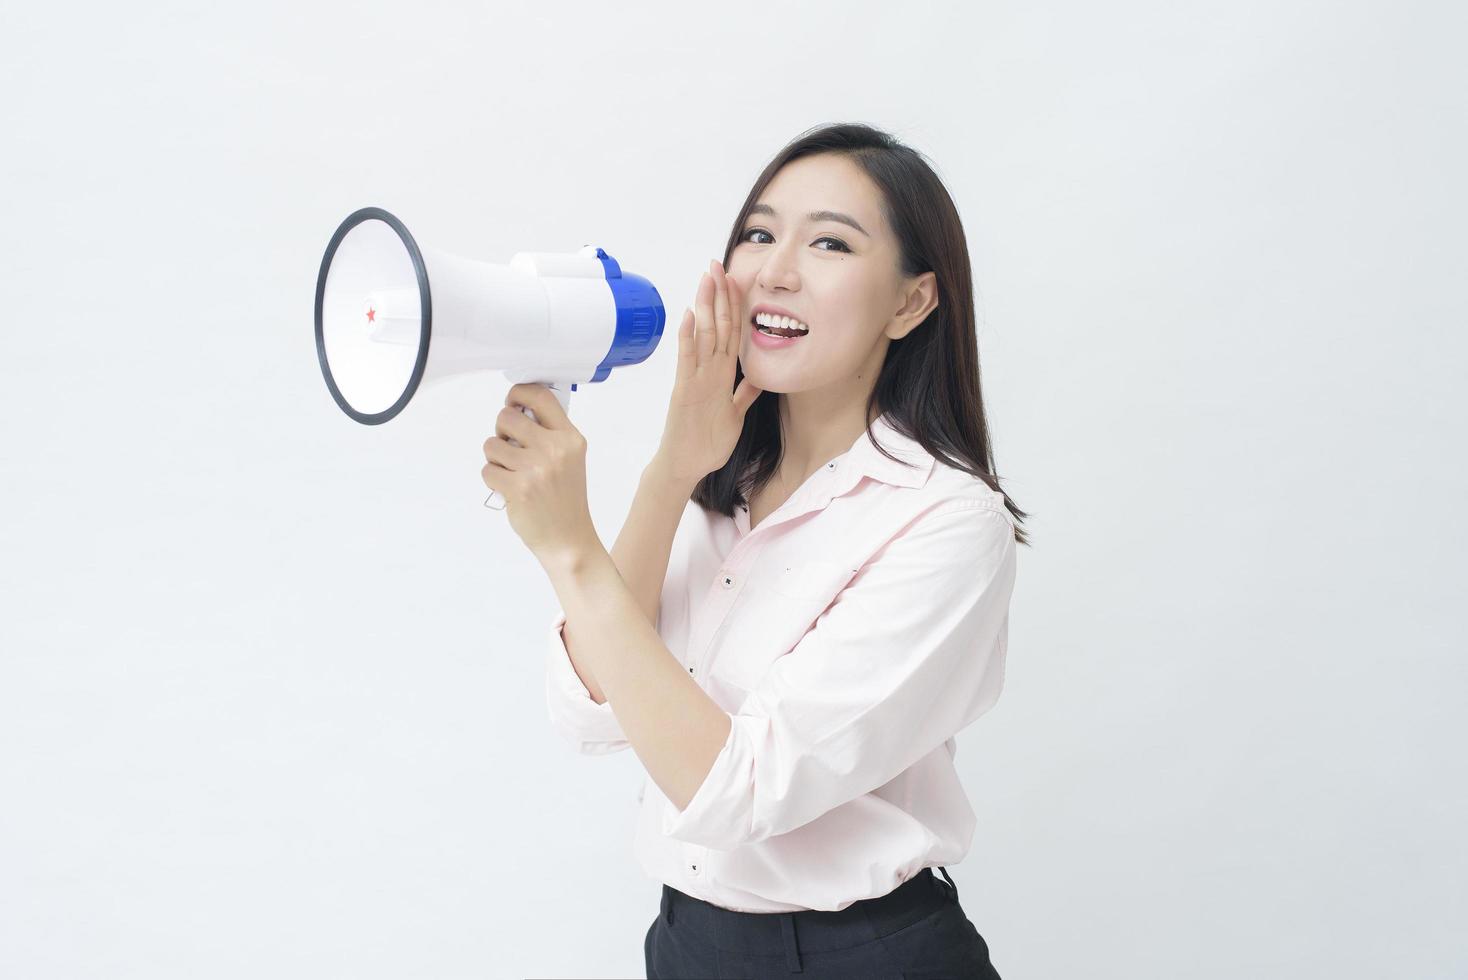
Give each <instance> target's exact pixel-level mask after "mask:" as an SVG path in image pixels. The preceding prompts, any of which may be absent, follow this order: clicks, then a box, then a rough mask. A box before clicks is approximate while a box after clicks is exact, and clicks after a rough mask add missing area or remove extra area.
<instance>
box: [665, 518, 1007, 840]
mask: <svg viewBox="0 0 1468 980" xmlns="http://www.w3.org/2000/svg"><path fill="white" fill-rule="evenodd" d="M1015 558H1016V554H1015V538H1014V527H1013V524H1012V523H1011V522H1010V520H1009V517H1008V515H1007V514H1005V513H1001V512H1000V511H998V510H996V509H994V507H992V506H990V505H987V504H982V503H979V502H974V501H967V500H965V501H948V502H945V503H943V504H939V505H936V506H935V507H934V508H933V509H931V510H929V511H927V512H925V513H924V514H922V515H921V516H919V517H917V518H915V519H914V520H913V521H912V522H910V523H909V524H908V525H907V526H906V528H905V529H904V530H903V531H902V532H901V533H899V534H898V535H896V536H894V537H893V538H892V539H891V540H889V541H888V542H887V543H886V544H885V545H884V546H883V547H882V549H881V550H880V551H879V552H878V553H877V554H876V555H874V556H873V558H872V560H871V561H869V562H868V563H867V564H866V565H865V566H863V568H862V569H861V570H860V571H859V572H858V573H857V575H856V576H855V577H854V578H853V579H852V580H851V582H850V583H849V584H848V585H847V586H846V588H845V589H843V590H842V592H841V593H840V594H839V595H838V596H837V597H836V599H835V600H834V601H833V603H832V604H831V605H830V606H829V607H828V608H827V609H826V611H825V612H824V613H822V614H821V616H820V618H819V619H818V620H816V622H815V625H813V626H812V627H811V629H810V630H809V631H808V632H807V633H806V634H805V635H804V636H803V637H802V638H801V640H800V642H799V643H797V644H796V645H795V647H794V649H792V650H791V651H790V652H789V653H787V654H785V655H784V656H781V657H779V658H777V659H776V660H775V661H774V663H773V664H771V666H770V667H769V669H768V670H767V671H766V672H765V674H764V676H763V677H761V678H760V680H759V682H758V683H757V684H756V685H755V687H754V688H753V689H752V690H751V691H750V693H749V696H748V698H747V699H746V700H745V701H744V703H743V704H742V705H741V706H740V708H739V710H738V712H737V713H735V714H734V715H732V716H731V718H732V724H731V726H730V729H729V735H728V738H727V739H726V740H725V742H724V746H723V748H722V749H721V750H720V752H719V754H718V756H717V757H716V758H715V759H714V763H713V767H712V769H710V771H709V773H708V776H707V777H706V778H705V779H704V781H703V783H702V784H701V785H700V786H699V789H698V791H697V792H696V793H695V794H694V796H693V798H692V799H691V800H689V802H688V805H687V806H686V807H684V808H683V810H682V811H677V810H676V809H675V808H673V807H669V808H668V809H667V810H666V811H665V813H664V818H663V822H662V829H663V833H664V834H665V835H667V836H669V837H672V838H675V839H677V840H682V841H686V842H688V843H691V844H699V845H703V846H705V847H712V848H716V849H719V850H729V849H732V848H734V847H737V846H739V845H741V844H747V843H753V842H757V841H762V840H764V839H766V838H768V837H773V836H776V835H778V834H783V833H787V832H789V831H791V830H794V829H795V828H797V827H800V826H802V825H804V824H806V823H808V822H810V821H811V820H814V819H815V818H816V817H819V816H821V815H822V814H824V813H826V812H828V811H830V810H832V809H835V808H836V807H838V806H840V805H841V804H843V803H846V802H849V801H850V800H854V799H856V798H857V797H859V796H862V795H864V794H866V793H869V792H871V791H872V790H874V789H877V788H878V787H880V786H882V785H883V784H885V783H887V782H890V781H891V780H892V779H894V778H895V777H897V776H898V775H899V774H901V773H902V772H903V771H904V770H905V769H907V768H909V767H910V766H912V765H913V764H914V763H916V762H917V761H918V760H919V759H921V758H923V756H925V755H927V754H928V753H929V752H932V751H933V750H934V749H936V748H938V747H939V746H941V745H942V744H943V743H944V742H946V741H947V740H948V739H949V738H951V737H952V736H953V735H954V734H956V733H957V732H958V731H960V730H961V729H963V728H965V727H966V726H968V725H969V724H970V723H971V722H973V721H974V720H975V719H976V718H978V716H979V715H981V714H983V713H984V712H985V711H987V710H988V709H989V708H990V707H992V706H993V704H994V703H995V701H996V700H997V699H998V697H999V691H1000V688H1001V687H1002V686H1003V683H1004V659H1005V650H1006V644H1007V639H1008V627H1009V599H1010V595H1011V593H1012V592H1013V588H1014V577H1015Z"/></svg>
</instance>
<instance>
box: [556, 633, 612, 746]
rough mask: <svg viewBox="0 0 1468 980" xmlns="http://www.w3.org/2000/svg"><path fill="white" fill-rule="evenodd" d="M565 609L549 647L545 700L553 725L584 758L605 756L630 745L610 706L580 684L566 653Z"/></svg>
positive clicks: (569, 656)
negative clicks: (593, 696) (585, 756)
mask: <svg viewBox="0 0 1468 980" xmlns="http://www.w3.org/2000/svg"><path fill="white" fill-rule="evenodd" d="M565 625H566V613H565V610H561V611H560V612H558V613H557V614H556V618H555V621H554V622H553V623H552V624H551V631H550V636H549V638H548V642H547V644H546V670H545V701H546V708H547V709H548V710H549V712H550V720H551V724H552V725H553V726H554V727H555V729H556V731H558V732H560V733H561V734H562V735H563V736H564V737H565V738H566V740H567V741H569V742H570V743H571V745H572V746H573V747H574V748H575V749H576V751H577V752H580V753H582V754H583V755H606V754H607V753H608V752H619V751H621V750H622V749H625V748H629V747H630V746H631V744H632V743H631V742H629V741H628V740H627V736H626V735H625V734H624V733H623V731H622V726H621V725H620V724H619V723H618V722H617V717H616V715H614V714H612V706H611V704H610V703H606V704H597V703H596V702H595V701H594V700H592V697H591V692H590V691H588V690H587V689H586V685H585V684H583V683H581V678H580V677H579V676H577V674H576V668H575V667H574V666H573V665H572V664H571V654H570V653H569V652H568V651H567V650H566V636H565V633H563V632H562V629H563V628H564V627H565Z"/></svg>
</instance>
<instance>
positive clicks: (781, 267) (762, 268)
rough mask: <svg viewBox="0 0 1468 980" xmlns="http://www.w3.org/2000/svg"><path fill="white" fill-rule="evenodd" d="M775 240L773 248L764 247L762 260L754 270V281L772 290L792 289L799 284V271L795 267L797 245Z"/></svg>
mask: <svg viewBox="0 0 1468 980" xmlns="http://www.w3.org/2000/svg"><path fill="white" fill-rule="evenodd" d="M791 241H792V244H789V245H787V244H785V243H783V242H777V243H776V244H775V246H774V247H773V248H767V249H765V254H764V261H762V262H761V263H760V265H759V268H758V269H757V270H755V277H754V281H755V284H756V285H757V286H759V287H760V288H761V289H763V290H766V291H770V292H773V291H774V290H776V289H784V290H793V289H797V288H799V286H800V273H799V271H798V270H797V269H796V267H795V265H796V260H795V256H796V249H798V248H799V246H798V245H796V244H793V241H794V239H792V240H791Z"/></svg>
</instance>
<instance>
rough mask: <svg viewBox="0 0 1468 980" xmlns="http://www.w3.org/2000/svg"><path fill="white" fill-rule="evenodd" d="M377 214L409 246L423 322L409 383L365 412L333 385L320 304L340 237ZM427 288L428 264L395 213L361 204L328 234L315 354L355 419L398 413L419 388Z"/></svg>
mask: <svg viewBox="0 0 1468 980" xmlns="http://www.w3.org/2000/svg"><path fill="white" fill-rule="evenodd" d="M371 218H376V219H377V220H379V221H382V222H384V223H386V224H387V226H388V227H389V228H391V229H392V230H393V231H395V232H397V235H398V237H399V238H401V239H402V240H403V247H405V248H406V249H407V250H408V255H409V256H411V257H412V259H413V273H414V274H415V275H416V276H417V277H418V300H419V303H420V304H421V315H422V324H421V326H420V327H419V333H418V359H417V360H416V361H414V362H413V376H412V377H411V378H409V379H408V384H407V386H406V387H405V388H403V393H402V394H401V395H399V396H398V400H397V401H395V402H393V404H392V405H391V406H390V407H388V408H386V409H384V410H383V411H381V412H378V413H377V414H375V415H368V414H366V413H364V412H359V411H357V410H356V409H355V408H353V407H352V406H351V405H350V404H349V403H348V402H347V400H346V398H345V397H344V396H343V395H342V393H341V389H340V388H338V387H337V386H336V379H335V378H333V377H332V376H331V365H330V364H328V363H327V360H326V339H325V337H324V335H323V334H322V329H321V304H322V300H324V299H325V297H326V274H327V272H328V271H329V270H330V269H331V260H332V258H333V257H334V256H335V255H336V249H337V246H338V245H340V244H341V243H342V239H343V238H345V237H347V232H349V231H351V230H352V229H353V228H355V227H356V226H357V225H359V224H361V223H362V222H364V221H367V220H368V219H371ZM429 297H430V294H429V291H428V268H427V266H425V265H424V264H423V253H422V252H420V251H419V250H418V243H417V242H415V241H413V236H412V235H410V234H409V233H408V229H407V228H405V227H404V226H403V223H402V222H401V221H399V220H398V219H397V218H396V217H395V216H394V215H392V214H391V213H390V212H388V211H384V210H383V209H382V208H361V209H359V210H356V211H353V212H352V213H351V214H349V215H347V218H346V220H345V221H343V222H342V223H341V225H340V226H339V227H338V228H337V229H336V233H335V234H333V235H332V236H331V244H329V245H327V246H326V254H325V255H323V256H322V257H321V271H320V272H319V273H317V275H316V357H317V359H318V360H319V361H320V362H321V373H322V375H323V376H325V378H326V387H327V388H329V389H331V397H332V398H334V399H336V403H337V404H338V405H339V406H341V410H342V411H343V412H346V413H347V414H348V415H350V416H351V417H352V418H354V419H356V420H357V421H358V422H362V423H364V424H366V425H378V424H380V423H382V422H386V421H387V420H388V419H390V418H392V417H393V416H395V415H397V414H398V413H399V412H401V411H402V410H403V406H404V405H406V404H408V402H409V401H411V400H412V398H413V393H414V392H415V391H417V390H418V384H419V382H421V381H422V380H423V369H424V367H425V366H426V365H427V364H428V342H429V338H430V337H431V336H432V335H433V330H432V326H433V305H432V303H431V302H430V298H429Z"/></svg>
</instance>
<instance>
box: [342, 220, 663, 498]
mask: <svg viewBox="0 0 1468 980" xmlns="http://www.w3.org/2000/svg"><path fill="white" fill-rule="evenodd" d="M665 320H666V313H665V311H664V309H663V303H662V299H661V297H660V296H659V295H658V291H657V289H656V288H655V287H654V286H653V284H652V283H651V282H649V281H648V280H647V279H645V278H643V277H642V276H638V275H635V274H633V273H629V272H625V271H623V270H622V268H621V266H620V265H619V264H618V263H617V261H616V259H614V258H612V257H611V256H610V255H608V254H607V253H606V252H605V251H603V250H602V249H601V248H598V247H596V246H593V245H587V246H585V247H583V248H582V249H581V250H579V251H577V252H568V253H560V252H520V253H518V254H516V255H515V256H514V257H513V258H512V259H511V260H510V262H509V264H508V265H498V264H496V263H492V262H482V261H478V260H474V259H467V258H463V257H461V256H458V255H452V254H449V253H446V252H440V251H436V250H434V249H428V248H422V247H420V246H419V244H418V243H417V242H416V241H415V240H414V238H413V236H412V235H411V234H410V233H409V232H408V230H407V228H406V227H404V225H403V223H402V222H401V221H399V220H398V219H397V218H396V217H394V216H393V215H392V214H390V213H388V212H387V211H384V210H383V209H381V208H362V209H360V210H358V211H354V212H353V213H352V214H351V215H349V216H348V217H347V218H346V219H345V220H344V221H343V222H342V223H341V225H340V226H338V228H337V230H336V232H335V234H333V235H332V237H331V242H330V244H329V245H328V246H327V248H326V254H325V255H324V256H323V257H322V259H321V270H320V272H319V274H318V276H317V279H316V353H317V357H318V359H319V360H320V362H321V372H322V374H323V376H324V377H325V379H326V385H327V387H328V388H329V389H330V391H331V395H332V398H334V399H335V400H336V403H337V405H338V406H340V407H341V409H342V411H344V412H345V413H346V414H347V415H348V416H350V417H351V418H353V419H355V420H356V421H358V422H361V423H363V424H365V425H377V424H380V423H382V422H386V421H388V420H389V419H392V418H394V417H396V416H397V414H398V413H399V412H401V411H402V410H403V408H404V407H405V406H406V405H407V404H408V402H409V401H410V400H411V399H412V398H413V396H414V395H415V394H416V393H417V392H418V390H419V389H420V388H423V387H425V386H429V385H432V384H434V383H436V382H438V381H441V380H443V379H445V378H450V377H453V376H455V375H459V374H464V373H467V372H471V371H481V370H497V371H501V372H503V373H504V374H505V376H506V377H507V378H508V379H509V380H510V381H511V383H514V384H520V383H526V382H533V383H539V384H544V385H546V386H547V387H549V388H550V389H551V390H552V391H554V392H555V393H556V397H557V399H559V401H560V403H561V405H562V407H563V408H569V404H570V397H571V391H574V390H575V389H576V386H577V385H578V384H585V383H589V382H599V381H604V380H606V378H607V377H609V376H610V375H611V373H612V369H613V368H617V367H625V366H627V365H631V364H638V363H641V362H642V361H644V360H646V359H647V358H648V356H649V355H651V354H652V352H653V351H654V350H655V349H656V348H657V345H658V341H659V339H660V338H661V337H662V332H663V324H664V322H665ZM526 412H527V414H529V415H530V416H531V418H534V417H535V416H534V413H533V412H530V411H529V410H528V409H527V410H526ZM497 497H498V494H491V495H490V501H493V500H495V499H496V498H497ZM486 506H495V505H494V504H492V503H490V502H489V501H486Z"/></svg>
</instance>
